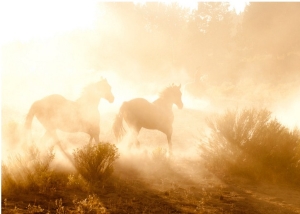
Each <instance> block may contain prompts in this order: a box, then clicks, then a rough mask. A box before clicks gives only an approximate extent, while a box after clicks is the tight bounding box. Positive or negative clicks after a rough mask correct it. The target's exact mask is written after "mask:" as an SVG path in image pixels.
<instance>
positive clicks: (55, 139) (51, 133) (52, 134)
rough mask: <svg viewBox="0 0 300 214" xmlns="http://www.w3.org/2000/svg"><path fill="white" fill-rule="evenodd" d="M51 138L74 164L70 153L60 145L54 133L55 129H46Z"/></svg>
mask: <svg viewBox="0 0 300 214" xmlns="http://www.w3.org/2000/svg"><path fill="white" fill-rule="evenodd" d="M47 132H48V133H49V134H50V135H51V136H52V138H53V140H54V142H55V144H56V145H58V147H59V148H60V150H61V151H62V153H63V154H64V155H65V156H66V157H67V158H68V159H69V161H70V162H71V163H72V164H73V166H74V161H73V158H72V157H71V155H70V154H68V153H67V152H66V151H65V149H64V148H63V147H62V145H61V143H60V141H59V139H58V136H57V134H56V131H55V130H51V131H47Z"/></svg>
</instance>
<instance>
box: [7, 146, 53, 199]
mask: <svg viewBox="0 0 300 214" xmlns="http://www.w3.org/2000/svg"><path fill="white" fill-rule="evenodd" d="M53 159H54V153H53V148H50V149H49V150H47V151H46V152H44V153H42V152H41V151H40V150H39V149H38V148H37V147H36V146H35V145H32V146H30V147H29V148H28V150H27V151H26V152H25V153H24V154H23V155H15V156H11V157H10V158H9V160H8V161H7V163H4V162H2V178H1V181H2V183H1V186H2V192H3V193H4V194H6V193H10V192H13V191H39V192H46V191H47V192H48V191H51V190H53V188H55V185H54V183H55V182H54V180H53V179H54V176H53V171H52V170H51V169H50V163H51V162H52V161H53Z"/></svg>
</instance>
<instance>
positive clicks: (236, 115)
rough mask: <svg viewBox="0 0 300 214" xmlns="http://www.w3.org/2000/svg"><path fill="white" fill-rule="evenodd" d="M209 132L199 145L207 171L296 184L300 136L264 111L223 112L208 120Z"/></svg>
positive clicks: (298, 174) (299, 175) (299, 171)
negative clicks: (212, 170) (207, 138)
mask: <svg viewBox="0 0 300 214" xmlns="http://www.w3.org/2000/svg"><path fill="white" fill-rule="evenodd" d="M207 124H208V126H209V127H210V128H211V130H212V134H211V138H210V140H209V142H208V144H206V145H201V148H202V149H203V150H204V152H203V156H204V157H205V159H206V161H207V165H208V166H209V167H210V168H213V169H217V170H218V171H222V172H223V173H225V174H231V175H239V176H244V177H247V178H250V179H252V180H257V181H258V180H266V181H268V182H275V183H277V182H279V181H281V182H287V183H293V184H299V182H300V132H299V130H298V129H295V130H289V129H288V128H286V127H284V126H283V125H282V124H280V123H279V122H278V121H277V120H276V118H272V117H271V112H270V111H268V110H265V109H264V110H258V109H244V110H240V111H233V110H231V111H227V112H226V113H225V114H224V115H220V116H216V117H214V118H209V119H208V120H207Z"/></svg>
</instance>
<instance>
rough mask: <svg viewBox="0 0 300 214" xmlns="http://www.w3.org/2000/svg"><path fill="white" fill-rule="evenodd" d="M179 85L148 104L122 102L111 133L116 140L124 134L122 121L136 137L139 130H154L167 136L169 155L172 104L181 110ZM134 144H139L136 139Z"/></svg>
mask: <svg viewBox="0 0 300 214" xmlns="http://www.w3.org/2000/svg"><path fill="white" fill-rule="evenodd" d="M180 87H181V86H180V85H179V86H176V85H174V84H173V85H172V86H169V87H167V88H166V89H164V90H163V91H162V92H161V93H160V96H159V98H158V99H157V100H155V101H154V102H152V103H150V102H148V101H147V100H145V99H143V98H136V99H133V100H130V101H127V102H124V103H123V104H122V106H121V108H120V111H119V113H118V115H117V116H116V119H115V121H114V124H113V131H114V134H115V136H116V138H117V140H118V141H119V140H121V139H122V137H123V135H124V134H125V129H124V127H123V119H124V120H125V121H126V123H127V125H128V126H129V127H130V128H131V129H132V130H133V131H134V132H135V133H136V137H137V135H138V133H139V132H140V130H141V128H146V129H156V130H159V131H161V132H163V133H164V134H166V136H167V140H168V145H169V154H171V152H172V141H171V137H172V132H173V128H172V123H173V120H174V115H173V112H172V106H173V104H175V105H177V107H178V108H179V109H182V107H183V103H182V100H181V91H180ZM136 144H137V146H139V142H138V140H137V139H136Z"/></svg>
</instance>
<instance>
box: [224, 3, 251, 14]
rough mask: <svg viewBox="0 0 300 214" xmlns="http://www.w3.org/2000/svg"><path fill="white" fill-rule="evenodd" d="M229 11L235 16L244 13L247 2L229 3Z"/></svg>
mask: <svg viewBox="0 0 300 214" xmlns="http://www.w3.org/2000/svg"><path fill="white" fill-rule="evenodd" d="M229 4H230V6H229V10H235V12H236V14H240V13H242V12H244V10H245V7H246V6H247V5H249V2H248V1H235V0H233V1H229Z"/></svg>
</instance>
